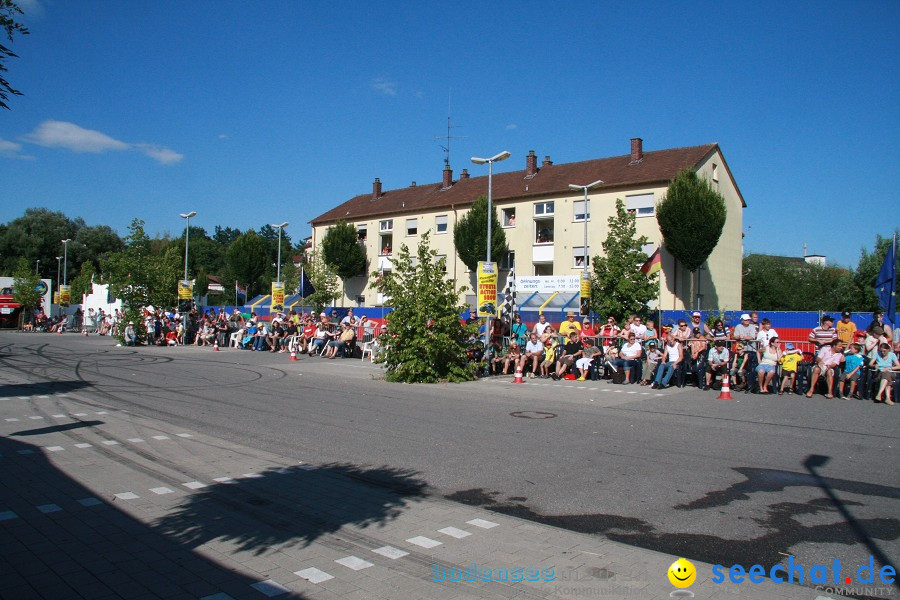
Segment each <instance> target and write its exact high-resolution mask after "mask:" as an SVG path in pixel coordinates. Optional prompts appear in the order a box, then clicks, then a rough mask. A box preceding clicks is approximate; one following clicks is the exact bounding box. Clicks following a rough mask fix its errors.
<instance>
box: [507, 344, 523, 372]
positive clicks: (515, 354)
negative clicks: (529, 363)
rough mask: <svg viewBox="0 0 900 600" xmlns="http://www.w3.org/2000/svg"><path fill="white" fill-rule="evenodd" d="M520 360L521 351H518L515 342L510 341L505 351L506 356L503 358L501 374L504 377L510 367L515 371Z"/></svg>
mask: <svg viewBox="0 0 900 600" xmlns="http://www.w3.org/2000/svg"><path fill="white" fill-rule="evenodd" d="M521 358H522V351H521V350H520V349H519V344H517V343H516V341H515V340H513V341H511V342H510V343H509V349H508V350H507V351H506V356H505V357H503V374H504V375H506V374H508V373H509V370H510V366H512V368H513V369H515V368H516V365H517V364H519V360H521Z"/></svg>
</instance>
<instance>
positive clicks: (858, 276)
mask: <svg viewBox="0 0 900 600" xmlns="http://www.w3.org/2000/svg"><path fill="white" fill-rule="evenodd" d="M894 234H895V235H897V236H898V237H900V228H897V229H895V230H894ZM892 240H893V238H892V237H891V236H888V237H882V236H881V235H877V236H876V238H875V246H874V247H873V249H872V251H871V252H869V251H868V250H867V249H866V248H865V247H863V248H862V250H861V253H860V257H859V264H857V266H856V273H855V275H854V278H853V279H854V282H855V283H856V285H857V287H858V288H859V291H860V294H861V295H862V302H861V308H860V309H859V310H864V311H869V310H876V309H877V308H879V305H878V295H877V294H876V293H875V280H876V279H878V272H879V271H880V270H881V265H882V263H884V257H885V256H887V252H888V248H890V246H891V243H892ZM895 258H896V259H897V265H898V267H900V256H896V257H895Z"/></svg>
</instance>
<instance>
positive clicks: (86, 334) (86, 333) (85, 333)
mask: <svg viewBox="0 0 900 600" xmlns="http://www.w3.org/2000/svg"><path fill="white" fill-rule="evenodd" d="M81 335H83V336H84V337H87V336H88V332H87V329H85V330H84V333H82V334H81Z"/></svg>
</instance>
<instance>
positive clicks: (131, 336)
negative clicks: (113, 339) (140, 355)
mask: <svg viewBox="0 0 900 600" xmlns="http://www.w3.org/2000/svg"><path fill="white" fill-rule="evenodd" d="M123 337H124V338H125V345H126V346H136V345H137V332H136V331H135V330H134V321H129V322H128V325H127V326H126V327H125V333H124V336H123Z"/></svg>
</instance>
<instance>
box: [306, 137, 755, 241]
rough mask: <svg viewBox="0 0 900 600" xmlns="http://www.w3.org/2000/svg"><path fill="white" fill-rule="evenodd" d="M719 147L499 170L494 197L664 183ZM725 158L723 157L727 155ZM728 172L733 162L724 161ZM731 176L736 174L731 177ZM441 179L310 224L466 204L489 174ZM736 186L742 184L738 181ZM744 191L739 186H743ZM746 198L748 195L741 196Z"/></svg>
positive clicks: (364, 200)
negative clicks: (447, 182) (445, 182)
mask: <svg viewBox="0 0 900 600" xmlns="http://www.w3.org/2000/svg"><path fill="white" fill-rule="evenodd" d="M718 149H719V145H718V144H715V143H714V144H706V145H703V146H691V147H689V148H673V149H669V150H656V151H652V152H644V154H643V159H642V160H640V161H639V162H637V163H632V162H631V155H630V154H625V155H623V156H614V157H611V158H599V159H594V160H586V161H582V162H574V163H564V164H551V165H546V166H542V167H541V168H540V169H539V171H538V173H537V174H536V175H534V176H533V177H531V178H530V179H526V178H525V170H524V169H523V170H521V171H511V172H506V173H497V174H495V175H494V181H493V186H494V187H493V200H494V202H503V201H504V200H512V199H517V200H518V199H522V198H528V197H540V196H545V195H549V194H560V193H568V192H569V191H570V190H569V187H568V186H569V184H570V183H574V184H587V183H590V182H592V181H596V180H598V179H602V180H603V181H604V182H605V183H604V185H601V186H599V187H598V188H597V189H598V190H603V189H610V188H618V187H633V186H638V185H647V184H651V183H665V182H669V181H671V180H672V179H674V177H675V174H676V173H678V171H680V170H682V169H685V168H690V167H696V166H697V165H698V164H699V163H700V162H702V161H703V160H704V159H705V158H706V157H707V156H709V155H710V154H711V153H713V152H715V151H716V150H718ZM723 162H724V160H723ZM723 166H724V167H725V170H726V172H727V173H728V175H729V177H731V172H730V171H729V169H728V165H727V164H725V165H723ZM732 181H734V180H733V178H732ZM441 185H442V184H441V183H433V184H427V185H419V186H415V187H407V188H400V189H396V190H387V191H385V192H383V193H382V194H381V196H380V197H379V198H378V199H375V200H373V199H372V194H371V192H370V193H368V194H360V195H359V196H356V197H354V198H351V199H350V200H348V201H346V202H344V203H343V204H341V205H339V206H337V207H335V208H333V209H331V210H329V211H328V212H326V213H324V214H322V215H319V216H318V217H316V218H315V219H313V220H311V221H310V223H312V224H313V225H320V224H324V223H329V222H335V221H338V220H340V219H343V220H346V221H355V220H359V219H363V218H367V217H377V216H380V215H393V214H398V213H419V212H425V211H428V210H436V209H441V208H449V207H451V206H456V207H466V206H468V205H470V204H472V203H473V202H474V201H475V200H477V199H478V197H479V196H481V195H484V194H486V193H487V175H484V176H481V177H470V178H468V179H460V180H458V181H455V182H454V183H453V185H452V186H451V187H450V188H448V189H446V190H442V189H441ZM735 188H737V184H736V183H735ZM738 195H740V191H738ZM742 203H743V198H742Z"/></svg>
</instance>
